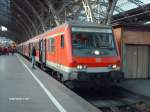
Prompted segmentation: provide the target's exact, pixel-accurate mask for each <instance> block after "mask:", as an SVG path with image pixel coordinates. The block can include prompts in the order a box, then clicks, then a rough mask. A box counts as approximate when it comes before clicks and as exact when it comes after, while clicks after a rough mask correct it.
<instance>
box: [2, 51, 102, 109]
mask: <svg viewBox="0 0 150 112" xmlns="http://www.w3.org/2000/svg"><path fill="white" fill-rule="evenodd" d="M0 89H1V90H0V112H100V110H99V109H97V108H95V107H94V106H93V105H91V104H90V103H88V102H87V101H85V100H84V99H82V98H81V97H80V96H78V95H76V94H75V93H74V92H72V91H71V90H69V89H68V88H67V87H65V86H64V85H62V84H61V83H59V82H58V81H56V80H55V79H53V78H52V77H50V76H49V75H48V74H46V73H45V72H43V71H41V70H40V69H39V68H37V67H36V69H31V63H30V62H29V61H28V60H26V59H25V58H23V57H22V56H21V55H19V54H15V55H14V56H11V55H10V56H0Z"/></svg>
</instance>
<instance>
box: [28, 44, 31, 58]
mask: <svg viewBox="0 0 150 112" xmlns="http://www.w3.org/2000/svg"><path fill="white" fill-rule="evenodd" d="M28 53H29V58H30V57H31V44H30V43H29V45H28Z"/></svg>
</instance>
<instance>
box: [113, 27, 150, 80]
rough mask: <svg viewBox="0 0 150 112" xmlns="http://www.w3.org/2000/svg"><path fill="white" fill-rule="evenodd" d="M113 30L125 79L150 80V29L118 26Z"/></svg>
mask: <svg viewBox="0 0 150 112" xmlns="http://www.w3.org/2000/svg"><path fill="white" fill-rule="evenodd" d="M113 29H114V35H115V37H116V39H117V42H118V45H119V51H120V54H121V58H122V71H123V72H124V73H125V78H127V79H137V78H140V79H141V78H144V79H145V78H146V79H148V78H150V27H146V26H134V25H131V26H127V25H116V26H114V27H113Z"/></svg>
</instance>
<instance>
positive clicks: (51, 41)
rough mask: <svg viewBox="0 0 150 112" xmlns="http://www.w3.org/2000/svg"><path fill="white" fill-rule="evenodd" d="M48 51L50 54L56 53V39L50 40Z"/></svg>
mask: <svg viewBox="0 0 150 112" xmlns="http://www.w3.org/2000/svg"><path fill="white" fill-rule="evenodd" d="M48 50H49V52H55V39H54V38H50V39H49V41H48Z"/></svg>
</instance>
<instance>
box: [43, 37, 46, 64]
mask: <svg viewBox="0 0 150 112" xmlns="http://www.w3.org/2000/svg"><path fill="white" fill-rule="evenodd" d="M42 45H43V47H42V48H43V49H42V51H43V52H42V63H43V64H44V65H45V64H46V39H43V40H42Z"/></svg>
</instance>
